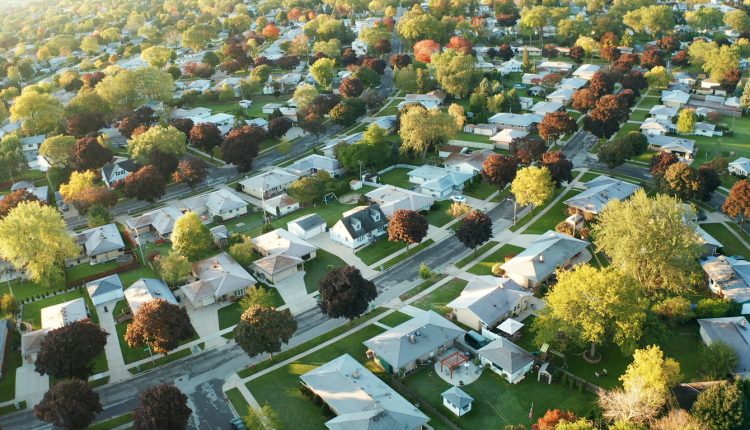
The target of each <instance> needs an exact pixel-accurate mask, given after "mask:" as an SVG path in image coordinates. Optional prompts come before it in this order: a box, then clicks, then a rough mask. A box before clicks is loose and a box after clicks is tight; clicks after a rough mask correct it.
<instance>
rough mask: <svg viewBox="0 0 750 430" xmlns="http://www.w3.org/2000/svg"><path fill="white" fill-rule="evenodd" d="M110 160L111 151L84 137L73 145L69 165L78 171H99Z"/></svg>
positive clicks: (92, 139) (94, 139) (94, 140)
mask: <svg viewBox="0 0 750 430" xmlns="http://www.w3.org/2000/svg"><path fill="white" fill-rule="evenodd" d="M111 159H112V151H111V150H110V149H109V148H105V147H104V146H102V145H101V144H100V143H99V141H97V140H96V138H93V137H84V138H81V139H78V140H77V141H76V142H75V144H74V145H73V149H72V154H71V163H72V165H73V168H75V169H76V170H78V171H84V170H92V169H94V170H95V169H99V168H101V167H102V166H104V165H105V164H107V163H109V161H110V160H111Z"/></svg>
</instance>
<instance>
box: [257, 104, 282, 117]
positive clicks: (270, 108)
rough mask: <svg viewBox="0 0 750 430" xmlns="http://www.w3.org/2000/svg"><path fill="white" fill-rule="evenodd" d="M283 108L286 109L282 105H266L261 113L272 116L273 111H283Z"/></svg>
mask: <svg viewBox="0 0 750 430" xmlns="http://www.w3.org/2000/svg"><path fill="white" fill-rule="evenodd" d="M282 107H284V105H283V104H281V103H266V104H264V105H263V108H262V109H261V112H263V113H264V114H266V115H268V114H272V113H273V111H275V110H277V109H281V108H282Z"/></svg>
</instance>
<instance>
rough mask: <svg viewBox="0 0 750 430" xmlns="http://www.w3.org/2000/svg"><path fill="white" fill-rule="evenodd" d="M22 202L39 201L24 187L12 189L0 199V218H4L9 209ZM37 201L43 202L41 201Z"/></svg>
mask: <svg viewBox="0 0 750 430" xmlns="http://www.w3.org/2000/svg"><path fill="white" fill-rule="evenodd" d="M22 202H39V199H38V198H37V197H36V196H35V195H34V194H32V193H30V192H28V191H26V190H25V189H23V190H16V191H12V192H11V193H10V194H6V195H5V196H4V197H3V199H2V200H0V219H3V218H5V217H6V216H7V215H8V214H9V213H10V211H12V210H13V209H14V208H15V207H16V206H18V205H19V204H21V203H22ZM39 203H40V204H43V203H42V202H39Z"/></svg>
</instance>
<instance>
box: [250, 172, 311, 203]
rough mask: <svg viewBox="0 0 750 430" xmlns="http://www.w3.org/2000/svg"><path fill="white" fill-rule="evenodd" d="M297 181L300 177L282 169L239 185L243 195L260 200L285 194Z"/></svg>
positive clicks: (262, 174)
mask: <svg viewBox="0 0 750 430" xmlns="http://www.w3.org/2000/svg"><path fill="white" fill-rule="evenodd" d="M297 179H299V176H298V175H295V174H294V173H290V172H288V171H286V170H284V169H281V168H273V169H271V170H269V171H267V172H263V173H261V174H260V175H255V176H251V177H249V178H245V179H243V180H241V181H240V182H239V183H240V186H241V187H242V192H243V193H245V194H249V195H251V196H253V197H256V198H259V199H262V198H266V199H267V198H269V197H273V196H275V195H279V194H281V193H283V192H284V191H286V190H287V188H289V186H290V185H291V184H292V183H294V181H296V180H297Z"/></svg>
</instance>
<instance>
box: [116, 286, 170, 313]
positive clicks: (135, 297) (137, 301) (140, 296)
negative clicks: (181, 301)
mask: <svg viewBox="0 0 750 430" xmlns="http://www.w3.org/2000/svg"><path fill="white" fill-rule="evenodd" d="M125 299H126V300H127V301H128V305H129V306H130V310H131V311H133V314H135V313H136V312H138V309H139V308H140V307H141V306H142V305H143V304H145V303H146V302H150V301H151V300H156V299H162V300H166V301H167V302H169V303H171V304H173V305H176V304H178V303H177V299H175V297H174V294H172V291H171V290H170V289H169V287H167V284H165V283H164V281H162V280H161V279H153V278H141V279H139V280H137V281H135V282H133V285H131V286H129V287H128V288H127V289H126V290H125Z"/></svg>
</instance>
